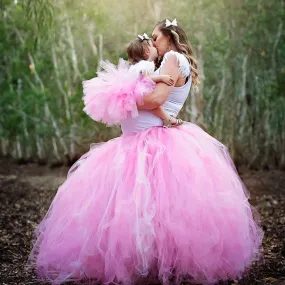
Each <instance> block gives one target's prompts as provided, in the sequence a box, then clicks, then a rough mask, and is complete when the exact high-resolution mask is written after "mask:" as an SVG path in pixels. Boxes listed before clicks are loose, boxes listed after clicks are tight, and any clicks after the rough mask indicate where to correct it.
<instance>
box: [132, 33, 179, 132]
mask: <svg viewBox="0 0 285 285" xmlns="http://www.w3.org/2000/svg"><path fill="white" fill-rule="evenodd" d="M127 55H128V61H129V63H130V64H131V67H130V72H135V73H136V74H137V76H139V75H140V74H142V75H144V76H148V77H149V78H151V79H152V80H153V81H154V82H155V83H158V82H163V83H165V84H167V85H169V86H170V85H173V84H174V80H173V79H172V78H171V76H170V75H156V74H154V70H155V64H154V60H156V59H157V57H158V54H157V50H156V48H155V47H154V46H153V44H152V41H151V40H150V38H149V37H148V36H147V35H146V34H144V35H143V36H141V35H139V36H138V37H137V39H136V40H134V41H133V42H131V43H130V44H129V45H128V47H127ZM152 113H153V114H154V115H156V116H157V117H159V118H161V119H162V120H163V125H164V126H167V127H171V126H179V125H181V124H182V123H183V121H182V120H181V119H177V118H175V117H173V116H170V115H169V114H168V113H167V112H166V111H165V110H164V108H163V107H162V106H160V107H158V108H156V109H153V110H152Z"/></svg>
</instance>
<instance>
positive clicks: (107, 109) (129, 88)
mask: <svg viewBox="0 0 285 285" xmlns="http://www.w3.org/2000/svg"><path fill="white" fill-rule="evenodd" d="M100 65H101V67H102V68H103V71H101V72H98V76H97V77H95V78H92V79H90V80H86V81H83V93H84V96H83V101H84V105H85V107H84V109H83V110H84V112H86V113H87V115H89V116H90V117H91V118H92V119H93V120H95V121H100V122H103V123H105V124H107V125H109V126H111V125H116V124H120V123H121V122H122V121H123V120H125V119H126V118H128V117H136V116H137V115H138V109H137V104H141V103H142V101H143V98H142V97H143V96H144V95H145V94H149V93H151V92H152V91H153V89H154V87H155V83H154V82H153V81H152V80H151V79H150V78H148V77H144V76H142V75H140V76H137V74H136V73H134V72H129V64H128V63H127V62H126V61H124V60H123V59H120V61H119V64H118V67H116V66H115V65H113V64H112V63H110V62H104V61H101V62H100Z"/></svg>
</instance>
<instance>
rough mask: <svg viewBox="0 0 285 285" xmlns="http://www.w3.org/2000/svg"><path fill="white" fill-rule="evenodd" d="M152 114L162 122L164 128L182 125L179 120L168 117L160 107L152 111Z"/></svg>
mask: <svg viewBox="0 0 285 285" xmlns="http://www.w3.org/2000/svg"><path fill="white" fill-rule="evenodd" d="M152 113H153V114H154V115H155V116H157V117H159V118H160V119H162V120H163V125H164V126H179V125H182V124H183V121H182V120H181V119H176V118H174V117H172V116H170V115H169V114H168V113H167V112H166V111H165V110H164V108H163V107H162V106H160V107H158V108H156V109H153V110H152Z"/></svg>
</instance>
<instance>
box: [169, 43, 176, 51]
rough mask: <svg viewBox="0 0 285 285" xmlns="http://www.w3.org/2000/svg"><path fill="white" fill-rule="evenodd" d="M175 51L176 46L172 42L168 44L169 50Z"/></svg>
mask: <svg viewBox="0 0 285 285" xmlns="http://www.w3.org/2000/svg"><path fill="white" fill-rule="evenodd" d="M171 50H172V51H177V48H176V46H175V45H174V44H173V43H172V44H170V46H169V51H171Z"/></svg>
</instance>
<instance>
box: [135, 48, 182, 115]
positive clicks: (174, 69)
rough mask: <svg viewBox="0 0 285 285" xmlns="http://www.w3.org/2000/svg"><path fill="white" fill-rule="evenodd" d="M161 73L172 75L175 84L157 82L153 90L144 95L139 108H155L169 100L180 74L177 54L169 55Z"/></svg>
mask: <svg viewBox="0 0 285 285" xmlns="http://www.w3.org/2000/svg"><path fill="white" fill-rule="evenodd" d="M161 74H167V75H170V76H171V77H172V79H173V81H174V84H173V85H171V86H168V85H166V84H164V83H161V82H159V83H157V84H156V86H155V88H154V90H153V92H152V93H151V94H148V95H145V96H144V97H143V104H142V105H138V109H139V110H153V109H155V108H158V107H159V106H161V105H162V104H163V103H164V102H165V101H166V100H167V98H168V96H169V94H170V93H171V91H172V90H173V88H174V85H175V84H176V81H177V79H178V78H179V75H180V71H179V67H178V60H177V57H176V56H175V55H173V54H169V55H168V57H167V60H166V61H165V64H164V65H163V67H162V69H161Z"/></svg>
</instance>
